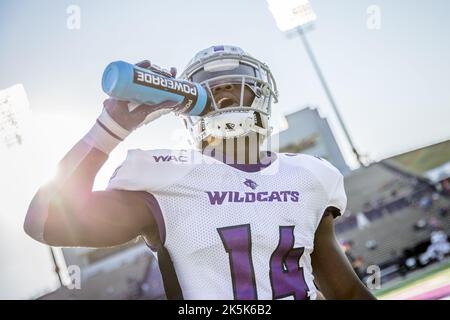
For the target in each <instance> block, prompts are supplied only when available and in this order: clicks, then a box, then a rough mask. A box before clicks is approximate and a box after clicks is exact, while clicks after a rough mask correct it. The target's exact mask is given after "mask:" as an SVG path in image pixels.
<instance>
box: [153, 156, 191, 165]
mask: <svg viewBox="0 0 450 320" xmlns="http://www.w3.org/2000/svg"><path fill="white" fill-rule="evenodd" d="M153 159H155V161H156V162H182V163H185V162H187V157H186V156H178V157H177V156H167V155H166V156H153Z"/></svg>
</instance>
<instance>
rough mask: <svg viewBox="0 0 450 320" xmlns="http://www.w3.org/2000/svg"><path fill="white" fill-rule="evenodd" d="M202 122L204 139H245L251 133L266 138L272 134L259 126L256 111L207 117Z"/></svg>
mask: <svg viewBox="0 0 450 320" xmlns="http://www.w3.org/2000/svg"><path fill="white" fill-rule="evenodd" d="M202 121H203V125H204V128H205V130H204V132H205V136H204V137H202V138H203V139H204V138H206V137H208V136H212V137H214V138H217V139H232V138H238V137H243V136H245V135H248V134H249V133H251V132H256V133H259V134H262V135H264V136H266V135H268V134H269V133H270V130H267V129H264V128H261V127H259V126H258V125H257V120H256V115H255V112H254V111H248V112H242V111H241V112H230V113H222V114H217V115H213V116H210V117H205V118H204V119H202Z"/></svg>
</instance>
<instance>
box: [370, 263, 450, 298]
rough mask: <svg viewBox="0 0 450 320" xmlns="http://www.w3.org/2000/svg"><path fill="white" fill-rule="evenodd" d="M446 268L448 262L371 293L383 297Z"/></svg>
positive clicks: (448, 266) (448, 264)
mask: <svg viewBox="0 0 450 320" xmlns="http://www.w3.org/2000/svg"><path fill="white" fill-rule="evenodd" d="M447 268H450V261H447V262H446V263H444V264H441V265H438V266H436V267H434V268H432V269H428V270H424V271H423V272H419V273H417V274H414V275H413V276H411V278H407V279H405V280H403V281H400V282H399V283H396V284H394V285H392V286H390V287H387V288H384V289H380V290H377V291H375V292H373V293H374V294H375V296H376V297H379V296H381V295H385V294H387V293H389V292H391V291H394V290H397V289H401V288H403V287H406V286H408V285H411V284H413V283H415V282H417V281H421V280H423V279H424V278H426V277H430V276H432V275H434V274H436V273H438V272H440V271H443V270H445V269H447Z"/></svg>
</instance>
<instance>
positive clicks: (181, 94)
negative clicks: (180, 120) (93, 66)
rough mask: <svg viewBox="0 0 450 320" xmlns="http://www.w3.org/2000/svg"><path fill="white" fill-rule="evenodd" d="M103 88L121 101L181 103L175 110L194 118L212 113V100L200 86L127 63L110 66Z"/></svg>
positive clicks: (103, 80)
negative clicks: (168, 101)
mask: <svg viewBox="0 0 450 320" xmlns="http://www.w3.org/2000/svg"><path fill="white" fill-rule="evenodd" d="M102 88H103V91H104V92H105V93H106V94H107V95H109V96H110V97H112V98H114V99H118V100H126V101H133V102H139V103H142V104H158V103H161V102H163V101H167V100H172V101H177V102H178V105H177V106H176V107H175V109H174V111H175V112H177V113H183V114H188V115H191V116H203V115H204V114H206V113H207V112H209V111H210V110H211V98H210V96H209V95H208V93H207V91H206V90H205V88H203V87H202V86H201V85H200V84H198V83H193V82H189V81H181V80H177V79H174V78H170V77H165V76H164V75H161V74H158V73H155V72H152V71H150V70H147V69H144V68H141V67H138V66H135V65H133V64H130V63H127V62H124V61H116V62H112V63H110V64H109V65H108V66H107V67H106V69H105V71H104V72H103V77H102Z"/></svg>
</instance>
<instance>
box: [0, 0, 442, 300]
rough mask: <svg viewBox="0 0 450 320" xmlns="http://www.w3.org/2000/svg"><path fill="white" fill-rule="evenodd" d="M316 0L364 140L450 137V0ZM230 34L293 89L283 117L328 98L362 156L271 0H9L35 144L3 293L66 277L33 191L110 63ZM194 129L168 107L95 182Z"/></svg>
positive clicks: (18, 178)
mask: <svg viewBox="0 0 450 320" xmlns="http://www.w3.org/2000/svg"><path fill="white" fill-rule="evenodd" d="M311 3H312V7H313V9H314V11H315V12H316V15H317V21H316V22H315V23H314V28H313V30H311V31H309V32H308V33H307V37H308V40H309V42H310V44H311V47H312V49H313V51H314V53H315V55H316V58H317V61H318V63H319V65H320V67H321V69H322V72H323V74H324V76H325V78H326V80H327V82H328V84H329V87H330V89H331V92H332V93H333V96H334V98H335V100H336V103H337V106H338V108H339V110H340V112H341V114H342V117H343V119H344V121H345V123H346V125H347V128H348V131H349V132H350V135H351V137H352V139H353V141H354V143H355V145H356V147H357V149H358V150H359V151H360V153H362V154H365V155H367V156H368V157H369V158H370V159H372V160H380V159H383V158H386V157H389V156H392V155H395V154H398V153H402V152H405V151H409V150H412V149H415V148H419V147H422V146H425V145H429V144H432V143H436V142H439V141H443V140H446V139H448V138H450V129H449V127H448V124H447V122H448V119H449V118H450V90H449V89H448V88H449V83H450V61H449V58H448V57H450V41H449V40H448V39H450V19H448V16H447V15H448V12H450V2H449V1H446V0H431V1H419V0H408V1H407V0H396V1H389V0H370V1H366V0H341V1H327V0H312V1H311ZM71 5H75V6H77V8H79V9H80V29H70V28H68V27H67V22H68V19H70V16H71V14H70V13H68V12H67V9H68V7H69V6H71ZM371 5H376V6H378V8H379V9H380V10H381V11H380V12H381V16H380V28H379V29H375V30H373V29H370V28H368V27H367V20H368V19H369V18H370V16H369V14H368V13H367V9H368V7H369V6H371ZM216 44H234V45H238V46H241V47H242V48H244V49H245V50H246V51H248V52H250V53H251V54H252V55H254V56H255V57H257V58H259V59H260V60H262V61H264V62H266V63H267V64H268V65H269V66H270V68H271V70H272V72H273V74H274V76H275V78H276V80H277V84H278V88H279V91H280V102H279V103H278V104H277V105H275V106H273V109H274V110H275V113H276V117H275V118H277V116H280V115H286V114H288V113H290V112H294V111H296V110H298V109H301V108H304V107H305V106H306V105H311V106H315V107H317V108H319V110H320V113H321V114H322V115H323V116H326V117H327V118H328V119H329V121H330V125H331V128H332V130H333V132H334V133H335V135H336V137H337V140H338V144H339V146H340V147H341V149H342V152H343V154H344V156H345V159H346V160H347V161H348V163H349V164H350V165H351V166H352V165H354V163H355V161H354V159H353V157H352V154H351V151H350V149H349V146H348V144H347V143H346V140H345V139H344V136H343V133H342V130H341V129H340V127H339V124H338V122H337V121H336V117H335V116H334V114H333V111H332V109H331V107H330V104H329V102H328V100H327V98H326V95H325V94H324V90H323V88H322V87H321V84H320V82H319V80H318V78H317V75H316V74H315V71H314V69H313V67H312V65H311V63H310V61H309V59H308V56H307V54H306V52H305V49H304V47H303V45H302V42H301V41H300V39H299V38H298V37H296V36H287V35H286V34H284V33H282V32H281V31H279V30H278V29H277V27H276V23H275V20H274V19H273V17H272V15H271V13H270V11H269V10H268V6H267V2H266V1H265V0H245V1H241V0H228V1H211V0H208V1H207V0H191V1H182V0H165V1H148V0H130V1H126V2H125V1H119V0H96V1H88V0H71V1H50V0H40V1H33V0H18V1H13V0H0V90H1V89H5V88H8V87H10V86H12V85H15V84H18V83H21V84H23V86H24V88H25V90H26V93H27V96H28V100H29V102H30V109H31V112H32V119H31V125H30V126H29V128H28V130H29V131H30V134H29V135H28V136H27V137H26V139H25V141H24V146H23V147H22V148H20V149H17V150H0V152H1V157H0V167H1V171H0V174H1V175H2V183H0V188H1V189H0V195H1V198H2V201H1V204H0V234H1V237H2V238H3V237H4V238H5V239H2V241H1V244H0V261H1V263H2V266H1V267H0V297H13V298H28V297H32V296H35V295H36V294H37V293H39V292H43V291H45V290H49V288H53V287H54V286H55V281H56V279H55V277H54V276H53V275H52V273H51V270H50V266H51V265H50V264H49V258H48V257H49V256H48V249H47V248H46V247H45V246H41V245H39V244H37V243H35V242H34V241H32V240H30V239H29V238H27V236H26V235H25V234H24V233H23V231H22V229H21V224H22V221H23V217H24V215H25V211H26V207H27V205H28V203H29V201H30V200H31V197H32V196H33V193H34V192H35V191H36V189H37V188H38V186H39V185H40V184H41V183H42V182H43V181H45V179H46V178H48V177H49V176H50V174H51V172H52V171H53V168H54V166H55V165H56V163H57V162H58V160H59V159H60V158H61V157H62V156H63V155H64V154H65V153H66V152H67V151H68V150H69V148H70V147H71V146H72V145H73V144H75V143H76V142H77V141H78V140H79V139H80V138H81V137H82V136H83V135H84V134H85V133H86V132H87V130H89V128H90V127H91V126H92V124H93V122H94V120H95V118H96V117H97V115H98V114H99V113H100V111H101V108H102V101H103V100H104V99H105V98H106V95H105V94H104V93H103V92H102V90H101V86H100V80H101V75H102V72H103V70H104V68H105V67H106V65H108V63H110V62H111V61H115V60H124V61H129V62H137V61H140V60H143V59H149V60H151V61H152V62H154V63H155V64H158V65H160V66H164V67H170V66H176V67H177V68H178V70H180V71H181V70H182V68H183V67H184V66H185V65H186V63H187V62H188V61H189V60H190V59H191V57H192V56H193V55H194V54H195V53H196V52H197V51H199V50H201V49H203V48H206V47H209V46H211V45H216ZM182 130H183V129H182V126H181V121H180V120H179V119H177V118H175V117H174V116H172V115H168V116H165V117H163V118H161V119H159V120H158V121H156V122H155V123H152V124H150V125H149V126H147V127H145V128H142V129H140V130H138V131H136V132H135V133H133V134H132V135H131V136H130V137H129V139H128V140H127V141H126V142H125V143H124V144H123V145H121V146H120V147H119V148H118V149H117V150H115V151H114V152H113V153H112V154H111V157H110V159H109V161H108V162H107V164H106V165H105V166H104V168H102V170H101V172H100V173H99V175H98V179H97V180H96V184H95V188H98V189H101V188H103V187H104V186H105V185H106V181H107V179H108V177H109V175H110V174H111V173H112V171H113V170H114V168H115V167H116V166H117V165H118V164H120V162H121V161H122V160H123V159H124V157H125V155H126V150H127V149H130V148H142V149H146V148H170V147H180V146H185V140H184V139H179V138H182V137H185V135H184V131H182ZM24 168H26V170H24ZM23 253H27V254H23ZM28 253H30V254H28Z"/></svg>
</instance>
